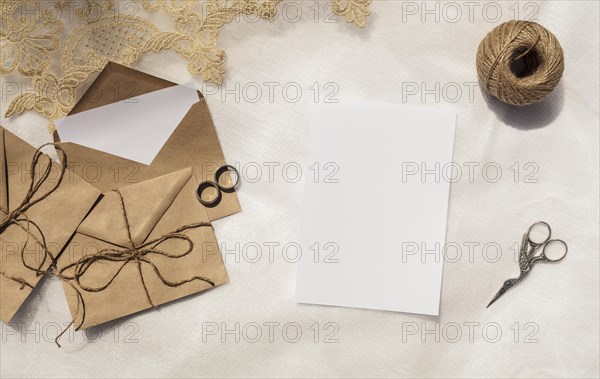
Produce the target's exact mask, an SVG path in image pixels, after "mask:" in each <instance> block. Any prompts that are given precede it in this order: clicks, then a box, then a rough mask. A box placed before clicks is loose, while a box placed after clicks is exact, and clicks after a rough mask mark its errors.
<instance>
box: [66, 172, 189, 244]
mask: <svg viewBox="0 0 600 379" xmlns="http://www.w3.org/2000/svg"><path fill="white" fill-rule="evenodd" d="M192 174H193V171H192V168H191V167H188V168H185V169H182V170H179V171H175V172H173V173H170V174H167V175H163V176H159V177H156V178H153V179H148V180H145V181H142V182H139V183H135V184H132V185H129V186H127V187H124V188H121V189H120V190H119V192H120V196H119V194H117V192H115V191H110V192H107V193H105V194H104V197H103V198H102V200H101V201H100V203H99V204H98V205H97V206H96V207H95V208H94V210H93V211H92V212H91V213H90V215H89V216H88V217H87V218H86V219H85V220H84V221H83V222H82V223H81V225H80V226H79V229H78V230H77V231H78V232H79V233H81V234H85V235H87V236H89V237H94V238H97V239H100V240H103V241H105V242H108V243H111V244H114V245H119V246H129V244H130V242H133V243H134V244H136V245H139V244H141V243H143V242H144V240H145V239H146V238H147V237H148V235H149V234H150V232H151V231H152V229H154V227H155V226H156V224H157V223H158V221H159V220H160V219H161V217H162V216H163V214H164V213H165V212H166V210H167V209H168V208H169V207H170V206H171V204H172V203H173V201H174V200H175V198H176V197H177V196H178V195H179V193H180V192H181V190H182V188H183V187H184V186H185V185H186V183H187V182H188V181H189V180H190V178H192ZM121 199H122V203H121ZM124 216H126V219H125V218H124ZM125 220H127V221H125ZM125 222H127V224H129V226H130V228H129V231H130V234H131V240H132V241H129V237H130V236H129V235H128V233H127V227H126V223H125Z"/></svg>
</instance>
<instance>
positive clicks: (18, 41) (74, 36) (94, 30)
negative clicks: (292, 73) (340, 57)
mask: <svg viewBox="0 0 600 379" xmlns="http://www.w3.org/2000/svg"><path fill="white" fill-rule="evenodd" d="M282 1H283V0H133V1H132V0H128V1H122V0H52V1H50V0H5V1H3V2H2V5H1V8H0V11H1V16H0V74H1V75H2V76H8V75H20V76H22V77H27V78H29V80H31V84H32V88H33V90H30V91H27V92H24V93H22V94H19V95H17V96H16V97H14V98H13V99H12V101H11V102H10V105H9V107H8V109H7V110H6V113H5V116H6V117H10V116H11V115H16V114H20V113H23V112H24V111H26V110H34V111H36V112H38V113H40V114H42V115H43V116H44V117H46V118H47V119H48V120H50V121H52V120H54V119H57V118H61V117H64V116H65V115H66V114H68V112H69V111H70V110H71V109H72V107H73V106H74V105H75V103H76V102H77V100H78V99H79V98H80V97H81V96H82V95H83V92H84V90H85V88H82V87H84V84H85V83H86V81H88V80H89V79H90V76H91V75H92V74H94V73H97V72H99V71H100V70H101V69H102V68H103V67H104V65H105V64H106V63H107V62H108V61H109V60H111V61H114V62H118V63H120V64H123V65H126V66H132V65H134V63H135V62H136V61H137V60H138V59H139V58H140V56H141V55H142V54H145V53H147V52H161V51H163V50H167V49H171V50H174V51H176V52H177V53H178V54H179V55H181V56H182V57H183V58H185V59H186V60H187V68H188V70H189V72H190V73H192V74H194V75H198V76H200V77H201V78H202V79H203V80H204V81H210V82H215V83H221V82H222V81H223V74H224V73H225V65H224V62H225V52H224V51H223V50H221V49H219V48H218V47H217V40H218V35H219V31H220V29H221V28H222V27H223V26H224V25H225V24H227V23H230V22H232V21H233V20H234V19H235V18H236V17H240V16H241V17H244V16H245V17H248V16H254V17H255V18H256V17H258V18H262V19H267V20H268V19H272V18H273V17H275V15H276V13H277V9H278V7H279V6H280V3H281V2H282ZM370 3H371V0H333V3H332V4H331V10H332V11H333V13H335V14H337V15H339V16H343V17H345V19H346V21H347V22H349V23H354V24H356V25H357V26H359V27H361V28H364V27H365V26H366V24H367V16H368V15H369V14H370V11H369V5H370ZM156 15H159V16H163V19H164V17H165V16H166V17H167V19H169V20H171V21H170V22H172V26H171V27H169V28H165V27H164V26H161V27H159V26H158V25H157V24H158V23H157V22H156V21H154V20H155V19H157V18H156V17H153V16H156ZM66 16H68V17H69V18H70V19H69V20H68V21H69V22H68V23H65V22H64V21H63V20H64V18H65V17H66ZM241 19H243V18H241ZM66 26H69V27H70V28H69V30H65V29H66ZM164 29H168V30H164ZM63 35H67V37H66V38H61V36H63ZM53 57H54V58H56V59H53ZM58 57H60V67H58V66H59V65H58V64H56V65H53V62H54V61H58ZM53 66H57V67H53Z"/></svg>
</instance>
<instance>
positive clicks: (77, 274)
mask: <svg viewBox="0 0 600 379" xmlns="http://www.w3.org/2000/svg"><path fill="white" fill-rule="evenodd" d="M48 145H53V146H54V147H55V148H56V150H57V152H58V153H60V155H61V158H62V161H63V164H62V166H61V170H60V175H59V177H58V180H57V182H56V184H55V185H54V186H53V187H51V188H50V189H49V190H48V191H47V192H45V193H43V194H42V195H40V196H39V197H37V198H36V197H35V196H36V194H37V192H38V191H39V190H40V188H41V187H42V185H43V184H44V182H45V181H46V180H47V179H48V177H49V175H50V172H51V170H52V165H53V162H52V160H51V158H50V157H48V165H47V166H46V167H45V169H44V170H43V173H42V175H41V176H40V177H39V179H37V180H36V176H37V166H38V163H39V161H40V159H41V156H42V155H43V153H42V152H41V149H42V148H43V147H45V146H48ZM66 167H67V155H66V153H65V152H64V150H63V149H62V148H60V146H57V145H55V144H52V143H48V144H45V145H42V146H40V148H38V149H37V150H36V152H35V154H34V155H33V159H32V162H31V170H30V173H31V174H30V177H31V183H30V185H29V188H28V190H27V193H26V194H25V197H24V198H23V201H22V202H21V203H20V204H19V206H18V207H16V208H15V209H14V210H13V211H11V212H9V213H8V214H7V215H6V217H4V218H3V219H2V221H1V222H0V235H1V234H2V233H4V232H5V231H6V230H7V229H8V228H9V227H10V226H12V225H14V226H17V227H19V228H21V229H22V230H23V231H25V233H26V235H27V238H26V240H25V243H24V244H23V248H22V249H21V260H22V262H23V266H25V267H26V268H28V269H29V270H31V271H33V272H34V273H35V274H36V276H41V275H43V274H44V273H45V271H44V270H43V269H42V268H43V267H44V265H45V264H46V262H48V261H49V262H50V265H49V269H48V271H47V272H48V273H50V274H51V275H53V276H55V277H57V278H58V279H59V280H61V281H63V282H64V283H66V284H68V285H69V286H70V287H71V288H72V289H73V290H74V291H75V294H76V296H77V309H76V310H75V316H74V317H73V319H72V320H71V322H70V323H69V325H68V326H67V327H66V328H65V329H64V330H63V331H62V332H61V333H60V334H58V335H57V336H56V338H55V340H54V342H55V343H56V345H58V347H61V345H60V344H59V342H58V341H59V339H60V338H61V337H62V335H63V334H65V333H66V331H67V330H68V329H69V328H70V327H71V326H72V325H74V324H75V322H76V320H77V319H78V317H79V316H81V320H80V321H79V323H78V326H76V328H75V330H79V329H80V328H81V327H82V326H83V324H84V321H85V317H86V306H85V301H84V298H83V295H82V293H81V291H80V290H79V288H81V289H82V290H84V291H88V292H100V291H103V290H105V289H106V288H108V286H110V285H111V284H112V282H113V281H114V280H115V279H116V278H117V276H118V275H119V274H120V272H121V271H122V270H123V269H124V268H125V266H127V265H128V264H129V263H131V262H133V263H135V264H136V265H137V268H138V272H139V274H140V279H141V282H142V286H143V288H144V292H145V294H146V298H147V300H148V303H149V304H150V305H151V306H152V307H154V303H153V302H152V299H151V297H150V293H149V292H148V288H147V286H146V282H145V280H144V274H143V271H142V263H144V264H147V265H149V266H150V267H151V268H152V269H153V271H154V272H155V274H156V275H157V277H158V278H159V279H160V280H161V282H162V283H163V284H165V285H167V286H169V287H179V286H181V285H183V284H185V283H189V282H192V281H195V280H200V281H203V282H206V283H208V284H210V285H211V286H213V287H214V286H215V283H214V282H213V281H211V280H210V279H208V278H205V277H202V276H194V277H192V278H189V279H185V280H182V281H176V282H173V281H170V280H168V279H166V278H165V277H164V276H163V275H162V273H161V272H160V270H159V269H158V267H157V266H156V265H155V264H154V263H153V262H152V261H151V260H150V259H149V256H150V255H151V254H156V255H162V256H164V257H168V258H174V259H177V258H182V257H184V256H186V255H188V254H190V253H191V252H192V251H193V249H194V243H193V241H192V240H191V239H190V238H189V237H188V236H186V235H185V234H183V232H184V231H186V230H189V229H194V228H200V227H212V224H211V223H209V222H200V223H195V224H189V225H184V226H182V227H180V228H178V229H176V230H175V231H173V232H171V233H167V234H165V235H163V236H161V237H159V238H156V239H153V240H151V241H147V242H145V243H143V244H140V245H139V246H136V244H135V243H134V241H133V239H132V237H131V230H130V229H131V228H130V226H129V219H128V217H127V211H126V210H125V203H124V201H123V196H122V195H121V193H120V192H119V191H118V190H115V192H116V193H117V194H118V195H119V199H120V201H121V210H122V214H123V218H124V220H125V225H126V231H127V236H128V239H129V245H130V246H129V247H127V248H123V249H120V248H108V249H103V250H100V251H99V252H98V253H96V254H93V255H88V256H85V257H83V258H81V259H79V260H78V261H76V262H74V263H71V264H69V265H67V266H65V267H63V268H61V269H60V270H58V269H57V268H56V267H57V264H56V263H57V257H55V256H54V255H53V254H52V253H51V252H50V251H49V250H48V248H47V244H46V238H45V237H44V233H43V232H42V230H41V229H40V227H39V226H38V225H37V224H36V223H35V222H34V221H32V220H30V219H29V218H28V217H27V215H26V213H25V212H27V210H29V209H30V208H31V207H32V206H34V205H35V204H37V203H39V202H41V201H42V200H44V199H46V198H47V197H48V196H50V195H51V194H52V193H53V192H54V191H56V190H57V189H58V187H59V186H60V184H61V183H62V180H63V178H64V175H65V172H66ZM32 229H35V230H34V231H32ZM36 234H38V235H39V237H38V236H36ZM30 240H32V241H33V242H34V243H35V244H36V245H38V246H39V247H40V248H41V249H42V252H43V253H44V256H43V259H42V260H41V262H40V264H39V265H37V266H31V265H29V264H28V263H27V262H26V260H25V247H26V246H27V244H28V243H29V241H30ZM170 240H183V241H185V242H186V243H187V248H186V249H185V250H184V251H183V252H182V253H179V254H172V253H168V252H165V251H162V250H160V249H159V247H160V246H161V245H162V244H163V243H165V242H167V241H170ZM99 262H100V263H102V262H115V263H118V264H120V266H119V268H118V269H117V271H116V272H115V274H114V275H113V276H112V277H111V278H110V279H109V280H108V281H107V282H106V283H102V284H100V285H96V286H93V285H85V284H83V283H82V282H81V279H82V277H83V276H84V275H85V274H86V272H88V270H89V269H90V267H92V266H93V265H94V264H95V263H99ZM71 268H73V271H74V273H73V275H67V274H65V271H67V270H69V269H71ZM0 275H2V276H4V277H5V278H8V279H10V280H12V281H14V282H16V283H18V284H20V285H21V288H20V289H21V290H22V289H24V288H25V287H29V288H31V289H33V287H34V286H33V285H32V284H30V283H28V282H27V281H26V280H25V279H23V278H20V277H14V276H11V275H9V274H6V273H5V272H0ZM73 282H75V283H76V284H77V285H78V286H79V288H77V286H75V284H73Z"/></svg>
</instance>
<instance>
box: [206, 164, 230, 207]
mask: <svg viewBox="0 0 600 379" xmlns="http://www.w3.org/2000/svg"><path fill="white" fill-rule="evenodd" d="M225 173H228V174H229V175H228V177H229V178H230V180H229V181H230V182H231V183H228V184H223V183H222V182H221V179H222V178H223V177H224V176H223V175H224V174H225ZM231 174H234V175H233V176H235V179H232V178H231V176H232V175H231ZM239 182H240V173H239V172H238V170H237V169H236V168H235V167H234V166H232V165H228V164H227V165H223V166H221V167H219V168H218V169H217V171H215V177H214V180H206V181H204V182H202V183H200V184H198V187H197V188H196V197H197V198H198V201H199V202H200V204H202V205H204V206H205V207H214V206H216V205H217V204H219V202H221V198H222V197H223V194H222V192H233V191H235V189H236V188H237V186H238V184H239ZM210 188H212V189H214V191H215V192H216V194H215V195H214V196H212V197H210V198H208V197H207V196H205V192H207V190H208V189H210Z"/></svg>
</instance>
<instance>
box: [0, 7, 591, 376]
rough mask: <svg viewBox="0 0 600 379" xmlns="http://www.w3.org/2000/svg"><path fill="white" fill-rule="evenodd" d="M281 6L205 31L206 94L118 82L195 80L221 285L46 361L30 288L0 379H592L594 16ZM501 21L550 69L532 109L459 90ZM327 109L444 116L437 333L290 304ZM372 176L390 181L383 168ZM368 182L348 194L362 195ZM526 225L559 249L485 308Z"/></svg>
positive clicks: (36, 138)
mask: <svg viewBox="0 0 600 379" xmlns="http://www.w3.org/2000/svg"><path fill="white" fill-rule="evenodd" d="M288 3H289V4H292V5H287V6H286V5H285V4H286V3H285V2H284V5H282V8H280V11H281V13H280V14H279V15H278V16H277V17H276V19H275V21H274V22H268V21H262V20H261V21H257V22H233V23H231V24H230V25H228V26H226V27H225V28H224V29H223V31H222V34H221V36H220V45H221V46H222V47H223V48H225V49H226V51H227V56H228V58H227V67H228V72H227V74H226V82H225V83H224V84H223V85H222V87H220V88H218V87H215V86H209V85H206V84H203V83H202V82H201V81H200V80H198V78H193V77H191V75H190V74H189V73H188V71H187V70H186V63H185V62H184V61H183V60H182V59H181V58H180V57H179V56H177V55H176V54H175V53H170V52H165V53H160V54H147V55H145V56H143V57H142V59H141V60H140V61H139V62H138V64H137V65H136V66H135V67H136V68H137V69H139V70H142V71H146V72H149V73H151V74H154V75H157V76H161V77H164V78H166V79H169V80H172V81H176V82H179V83H185V82H188V81H190V80H194V81H195V83H196V85H197V86H198V87H199V88H200V89H202V90H203V91H204V92H205V94H206V96H207V99H208V100H207V101H208V104H209V107H210V110H211V112H212V116H213V118H214V121H215V124H216V127H217V130H218V133H219V137H220V140H221V144H222V146H223V149H224V152H225V156H226V157H227V160H228V161H229V163H232V164H238V165H239V166H240V168H241V169H242V174H243V176H244V179H245V182H244V183H243V186H242V188H241V189H240V191H239V197H240V201H241V204H242V207H243V212H242V213H240V214H237V215H234V216H231V217H228V218H226V219H223V220H219V221H218V222H216V223H215V231H216V234H217V238H218V240H219V242H220V244H221V249H222V250H223V254H224V258H225V264H226V267H227V270H228V272H229V275H230V278H231V283H229V284H227V285H224V286H221V287H219V288H217V289H215V290H212V291H209V292H208V293H205V294H202V295H199V296H192V297H190V298H187V299H184V300H181V301H177V302H175V303H173V304H169V305H167V306H162V307H160V308H159V309H158V310H155V311H147V312H144V313H142V314H139V315H135V316H133V317H128V318H125V319H123V320H118V321H115V322H113V323H110V324H109V325H105V326H103V327H101V328H97V329H95V330H92V331H90V332H88V333H87V337H86V338H87V341H86V339H84V337H85V336H86V334H81V333H79V332H78V333H71V335H67V336H65V337H64V338H63V347H62V348H61V349H58V348H56V347H55V346H54V345H53V336H54V335H55V334H56V325H57V324H60V325H61V326H62V322H63V321H66V320H69V319H70V316H69V313H68V309H67V304H66V301H65V299H64V295H63V291H62V288H61V286H60V283H59V282H58V281H57V280H55V279H54V278H49V279H47V280H45V281H44V282H43V284H42V285H41V286H40V287H39V288H38V289H37V290H36V291H35V293H34V294H33V295H32V296H31V298H30V300H29V301H28V302H27V303H26V305H25V306H24V308H23V309H21V311H20V312H19V313H18V315H17V317H16V318H15V320H14V323H11V324H10V325H6V324H2V325H1V327H2V334H1V336H2V343H1V344H0V354H1V355H0V374H1V376H2V377H100V376H108V377H119V376H126V377H165V376H178V377H215V376H225V377H282V376H293V377H307V376H319V377H329V376H353V377H362V376H370V377H392V376H396V377H397V376H409V377H508V376H521V377H597V376H598V375H599V374H600V372H599V363H598V362H599V359H598V356H599V340H598V338H599V337H598V333H599V279H598V278H599V259H598V252H599V222H598V211H599V184H598V182H599V133H598V128H599V89H598V85H599V84H598V83H599V62H598V61H599V37H598V35H599V25H598V23H599V7H598V2H596V1H544V2H514V1H496V2H495V3H494V4H495V5H492V6H487V7H486V6H485V5H486V4H487V3H478V2H476V3H473V2H460V1H459V2H453V3H447V2H426V3H424V2H400V1H374V3H373V4H372V5H371V7H370V9H371V11H372V15H371V16H370V17H369V20H368V26H367V28H366V29H365V30H361V29H359V28H357V27H355V26H352V25H349V24H347V23H346V22H345V21H344V20H340V19H338V18H337V17H331V18H330V17H328V13H329V12H328V11H326V10H325V9H324V3H319V4H318V7H319V8H320V12H319V14H316V13H315V5H314V3H313V2H312V1H296V2H293V1H291V0H290V1H288ZM448 4H451V5H448ZM426 7H427V10H429V11H427V12H426V11H425V10H426V9H425V8H426ZM492 7H493V8H492ZM498 9H499V10H500V11H501V14H500V15H499V16H500V17H499V20H496V19H495V18H496V16H495V15H494V12H495V11H497V10H498ZM457 10H459V11H460V12H461V13H460V14H458V13H456V11H457ZM517 11H518V12H519V17H520V18H524V17H526V16H528V15H530V14H531V13H533V15H532V17H531V18H533V19H536V20H538V21H539V22H540V23H541V24H542V25H544V26H545V27H547V28H548V29H550V30H551V31H552V32H553V33H555V35H556V36H557V37H558V39H559V40H560V42H561V44H562V46H563V49H564V52H565V60H566V65H565V67H566V70H565V73H564V77H563V79H562V81H561V83H560V85H559V87H558V89H557V90H556V91H555V93H553V94H552V96H551V98H549V99H548V100H547V101H545V102H544V103H542V104H539V105H535V106H531V107H527V108H522V109H516V108H511V107H507V106H504V105H501V104H498V103H497V102H494V101H492V100H491V99H487V100H486V98H484V96H483V95H482V93H481V92H480V90H479V87H478V86H477V85H476V82H477V77H476V72H475V53H476V50H477V46H478V44H479V42H480V40H481V39H482V38H483V37H484V36H485V34H486V33H487V32H489V31H490V30H491V29H492V28H493V27H495V26H496V25H498V24H499V23H500V22H503V21H507V20H509V19H513V18H515V15H516V13H515V12H517ZM298 12H301V16H302V17H300V19H299V20H297V21H296V22H294V20H295V19H296V18H297V16H298ZM284 15H285V17H284ZM331 20H334V21H335V20H338V21H337V22H330V21H331ZM269 83H271V84H269ZM315 83H316V84H315ZM269 88H273V93H272V96H270V93H269ZM298 88H300V89H301V93H299V92H297V90H298ZM317 92H318V93H317ZM296 98H298V99H296ZM331 99H335V100H338V101H340V102H344V101H355V100H368V101H381V102H390V103H409V104H414V105H421V104H427V105H430V106H435V107H448V108H451V109H453V110H455V111H456V112H457V113H458V121H457V132H456V141H455V151H454V161H455V162H457V164H459V165H460V166H461V167H462V176H461V178H460V179H458V180H457V181H456V182H455V183H453V184H452V186H451V195H450V197H451V198H450V209H449V215H448V230H447V249H446V262H445V265H444V278H443V288H442V297H441V315H440V316H439V317H427V316H416V315H410V314H401V313H393V312H379V311H371V310H358V309H344V308H336V307H323V306H313V305H300V304H296V303H295V301H294V291H295V281H296V264H295V263H293V258H294V255H295V251H294V247H293V244H294V243H295V242H298V241H299V236H300V220H301V212H302V201H303V199H302V197H303V181H304V179H305V177H306V176H307V175H313V174H314V171H308V170H306V169H305V170H303V172H302V174H303V176H302V179H301V180H299V181H298V182H295V183H294V182H293V181H294V179H295V177H296V171H295V169H296V165H297V164H300V165H302V166H303V167H306V166H308V165H310V164H311V163H312V162H306V156H307V151H308V150H307V149H308V146H307V133H308V129H309V123H310V107H311V105H312V104H313V103H314V102H315V101H317V102H321V103H322V102H325V101H326V100H331ZM294 100H298V101H297V102H293V101H294ZM6 106H7V103H6V102H3V103H2V107H3V109H5V107H6ZM3 112H4V110H3ZM373 122H374V123H375V122H377V120H373ZM2 123H3V125H4V126H6V127H7V128H9V129H10V130H12V131H14V132H15V133H17V134H19V135H20V136H22V137H24V138H25V139H27V140H28V141H30V142H31V143H33V144H40V143H42V142H45V141H49V140H50V135H49V134H48V133H47V129H46V122H45V121H44V120H43V119H41V118H40V117H38V116H37V115H35V114H33V113H28V114H26V115H22V116H16V117H14V118H11V119H8V120H3V121H2ZM331 143H336V141H331ZM371 148H373V147H371ZM357 153H358V154H361V152H357ZM368 158H369V157H368V155H365V159H368ZM379 163H381V162H379ZM486 163H487V164H488V165H487V166H485V165H486ZM383 165H385V167H386V169H387V170H391V173H392V174H399V170H400V167H399V165H398V164H397V163H394V162H383ZM469 166H470V167H473V171H472V172H469V169H468V167H469ZM257 167H260V170H258V169H257ZM269 167H273V172H270V170H269ZM284 168H285V169H286V170H285V171H284ZM379 168H383V166H381V165H380V166H377V165H374V172H373V173H372V174H371V173H366V175H372V177H373V178H374V180H376V179H377V170H378V169H379ZM498 173H500V175H501V176H500V177H499V178H497V177H496V176H497V174H498ZM366 177H368V176H366ZM374 195H375V196H376V194H374ZM352 206H364V205H361V203H360V199H357V203H356V204H353V205H352ZM390 211H391V212H402V210H401V209H390ZM537 220H544V221H547V222H549V223H550V224H551V225H552V227H553V232H554V236H555V237H557V238H562V239H564V240H565V241H567V243H568V245H569V255H568V257H567V258H566V259H565V260H564V261H563V262H561V263H560V264H556V265H538V266H537V267H536V268H535V270H534V271H533V273H532V274H531V276H530V277H529V278H528V280H527V281H526V282H524V283H523V284H522V285H520V286H518V287H517V288H515V289H514V290H512V291H511V292H510V293H508V294H507V295H506V296H505V297H504V298H502V299H501V300H499V301H498V302H497V303H495V304H494V305H493V306H492V307H490V308H489V309H485V306H486V305H487V303H488V302H489V300H490V299H491V297H492V296H493V295H494V294H495V293H496V291H497V290H498V289H499V288H500V286H501V284H502V282H503V281H504V280H505V279H508V278H510V277H515V276H516V275H517V272H518V268H517V264H516V263H515V259H514V246H515V243H517V242H518V241H519V240H520V237H521V235H522V233H523V232H524V231H525V230H526V229H527V227H528V226H529V225H530V224H531V223H533V222H534V221H537ZM352 221H355V222H364V223H365V224H367V223H369V220H352ZM270 246H272V251H271V250H270ZM428 248H430V249H431V248H432V247H428ZM257 252H259V253H260V254H261V256H260V257H257ZM303 253H304V254H309V253H310V252H303ZM365 253H366V254H368V252H365ZM332 280H335V278H332ZM357 280H359V278H357ZM381 291H394V288H381ZM415 291H418V288H415ZM257 332H258V333H260V335H257ZM297 332H299V333H301V335H299V337H297V336H296V333H297Z"/></svg>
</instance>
